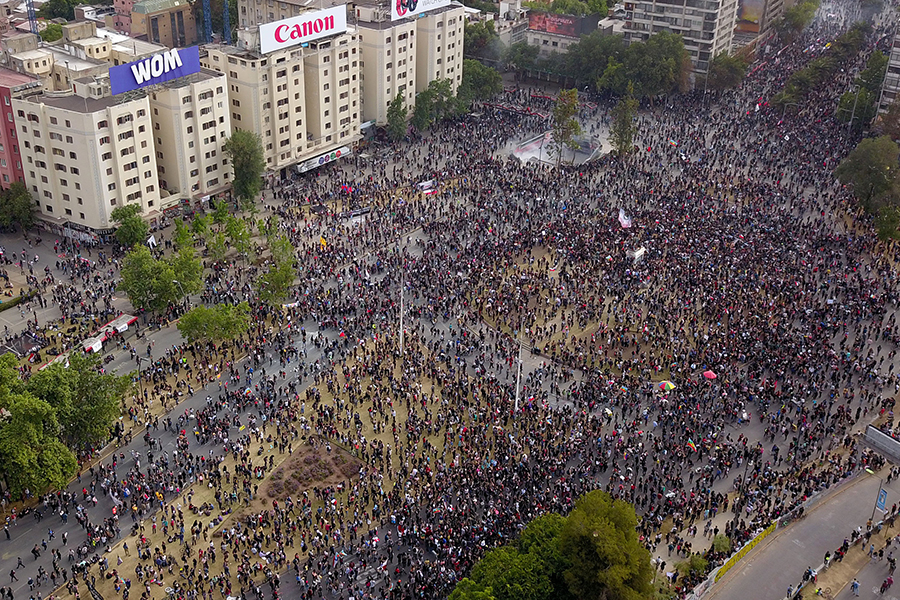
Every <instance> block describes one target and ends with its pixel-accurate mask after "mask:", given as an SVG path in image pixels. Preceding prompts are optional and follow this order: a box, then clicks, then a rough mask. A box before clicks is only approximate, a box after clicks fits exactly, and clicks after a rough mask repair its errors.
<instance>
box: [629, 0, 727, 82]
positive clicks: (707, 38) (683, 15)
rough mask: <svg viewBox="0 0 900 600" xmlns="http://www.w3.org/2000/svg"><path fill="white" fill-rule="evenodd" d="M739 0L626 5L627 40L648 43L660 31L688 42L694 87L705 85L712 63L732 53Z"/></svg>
mask: <svg viewBox="0 0 900 600" xmlns="http://www.w3.org/2000/svg"><path fill="white" fill-rule="evenodd" d="M736 14H737V0H646V1H638V2H626V3H625V39H626V40H628V41H639V42H642V41H646V40H647V39H648V38H649V37H650V36H651V35H653V34H654V33H657V32H659V31H671V32H672V33H677V34H679V35H681V36H682V38H683V39H684V47H685V49H686V50H687V51H688V54H690V57H691V62H692V63H693V66H694V75H695V78H694V85H699V86H702V85H703V81H704V79H705V77H706V73H707V72H708V69H709V61H710V60H711V59H712V58H713V57H714V56H715V55H717V54H719V53H721V52H730V51H731V41H732V38H733V36H734V26H735V17H736Z"/></svg>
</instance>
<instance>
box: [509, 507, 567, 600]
mask: <svg viewBox="0 0 900 600" xmlns="http://www.w3.org/2000/svg"><path fill="white" fill-rule="evenodd" d="M565 524H566V519H565V517H563V516H561V515H559V514H556V513H547V514H545V515H541V516H540V517H537V518H536V519H534V520H533V521H532V522H530V523H529V524H528V525H527V526H526V527H525V529H524V531H522V535H521V536H520V537H519V544H518V546H519V551H520V552H522V553H527V554H530V555H532V556H534V557H535V558H536V559H537V561H538V563H539V564H540V565H541V568H542V569H543V572H544V574H545V575H546V577H547V579H548V580H549V581H550V584H551V586H552V587H553V590H554V593H553V598H554V600H568V599H570V598H572V594H571V593H570V592H569V588H568V586H567V585H566V582H565V578H564V574H565V572H566V569H568V568H569V566H570V564H569V561H568V560H567V559H566V557H565V556H563V554H562V552H560V549H559V535H560V533H561V532H562V530H563V527H564V526H565Z"/></svg>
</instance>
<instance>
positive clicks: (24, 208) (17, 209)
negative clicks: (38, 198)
mask: <svg viewBox="0 0 900 600" xmlns="http://www.w3.org/2000/svg"><path fill="white" fill-rule="evenodd" d="M34 208H35V207H34V200H33V199H32V197H31V193H29V191H28V188H26V187H25V184H24V183H22V182H20V181H17V182H15V183H13V184H12V185H11V186H9V189H8V190H3V191H2V192H0V227H2V228H4V229H10V228H12V227H15V226H16V225H18V226H20V227H21V228H22V229H28V228H30V227H31V226H32V225H34Z"/></svg>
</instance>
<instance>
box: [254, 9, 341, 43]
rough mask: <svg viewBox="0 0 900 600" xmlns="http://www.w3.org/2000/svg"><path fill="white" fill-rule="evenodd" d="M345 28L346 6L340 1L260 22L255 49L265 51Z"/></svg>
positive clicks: (308, 40)
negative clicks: (301, 12)
mask: <svg viewBox="0 0 900 600" xmlns="http://www.w3.org/2000/svg"><path fill="white" fill-rule="evenodd" d="M345 31H347V7H346V6H344V5H343V4H342V5H340V6H334V7H332V8H327V9H325V10H316V11H308V12H305V13H303V14H302V15H299V16H297V17H291V18H290V19H282V20H281V21H275V22H274V23H265V24H263V25H260V26H259V51H260V52H262V53H263V54H268V53H269V52H272V51H274V50H281V49H282V48H290V47H292V46H299V45H300V44H306V43H308V42H312V41H314V40H318V39H320V38H323V37H327V36H330V35H335V34H338V33H344V32H345Z"/></svg>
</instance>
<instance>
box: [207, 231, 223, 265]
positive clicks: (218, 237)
mask: <svg viewBox="0 0 900 600" xmlns="http://www.w3.org/2000/svg"><path fill="white" fill-rule="evenodd" d="M206 252H207V254H208V255H209V257H210V258H211V259H213V260H214V261H215V262H220V261H223V260H225V255H226V254H227V253H228V242H227V241H226V240H225V232H224V231H214V232H211V233H210V234H209V236H207V238H206Z"/></svg>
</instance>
